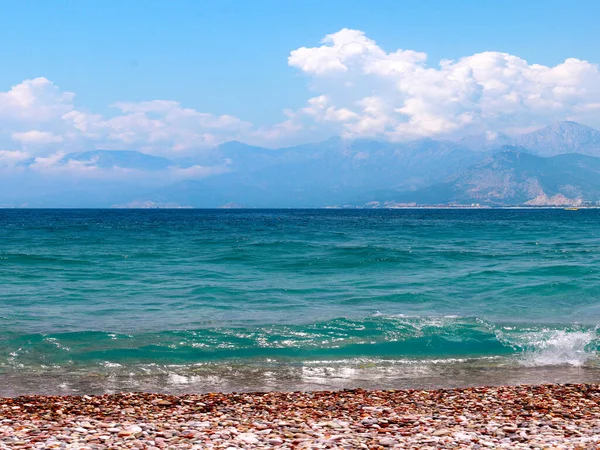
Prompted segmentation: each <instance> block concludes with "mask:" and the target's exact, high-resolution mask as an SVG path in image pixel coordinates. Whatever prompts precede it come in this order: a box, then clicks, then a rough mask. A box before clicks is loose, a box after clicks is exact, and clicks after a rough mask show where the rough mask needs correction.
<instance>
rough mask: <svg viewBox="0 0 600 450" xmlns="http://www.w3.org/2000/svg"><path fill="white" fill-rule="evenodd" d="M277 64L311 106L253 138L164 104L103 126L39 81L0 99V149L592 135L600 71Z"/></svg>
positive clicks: (248, 128) (121, 108)
mask: <svg viewBox="0 0 600 450" xmlns="http://www.w3.org/2000/svg"><path fill="white" fill-rule="evenodd" d="M288 64H289V65H290V66H292V67H294V68H297V69H298V70H300V71H301V72H302V73H304V74H306V76H307V78H308V79H309V83H310V86H309V88H310V91H311V95H310V97H309V98H308V99H307V101H306V104H305V106H304V107H302V108H299V109H297V110H294V111H292V110H285V111H284V115H285V119H284V120H283V121H281V122H280V123H276V124H274V125H268V126H261V127H257V126H254V125H253V124H252V123H250V122H247V121H244V120H242V119H240V118H237V117H235V116H232V115H215V114H211V113H209V112H201V111H198V110H196V109H192V108H187V107H185V106H183V105H182V104H180V103H179V102H177V101H170V100H150V101H142V102H127V101H121V102H117V103H114V104H113V105H111V106H112V107H113V113H112V114H107V115H105V114H98V113H96V112H93V111H89V110H86V109H85V108H83V107H82V106H80V105H76V104H75V94H74V93H71V92H67V91H64V90H62V89H60V88H59V87H58V86H56V85H55V84H54V83H52V82H51V81H50V80H48V79H46V78H43V77H40V78H35V79H31V80H25V81H23V82H21V83H19V84H17V85H15V86H13V87H12V88H10V89H9V90H8V91H5V92H0V145H2V146H3V147H8V146H7V143H11V144H12V145H13V146H16V147H17V148H19V149H21V150H26V151H27V152H29V153H33V154H37V155H38V156H40V155H41V157H48V155H49V154H55V153H56V152H57V151H61V152H69V151H73V150H91V149H97V148H104V149H134V150H139V151H142V152H146V153H152V154H163V155H167V156H172V155H173V154H174V153H176V154H182V153H193V152H198V151H204V150H203V149H208V148H212V147H214V146H216V145H218V144H221V143H223V142H225V141H229V140H241V141H244V142H247V143H250V144H254V145H264V146H267V147H276V146H281V145H291V144H297V143H301V142H303V141H304V142H306V141H317V140H320V139H324V138H327V137H330V136H332V135H341V136H343V137H347V138H354V137H378V138H384V139H390V140H407V139H413V138H418V137H441V138H447V137H450V138H451V137H459V136H461V135H465V134H470V133H477V134H479V133H484V132H494V133H495V132H509V133H510V132H514V131H516V130H530V129H535V128H537V127H540V126H544V125H546V124H548V123H550V122H553V121H558V120H566V119H568V120H578V121H582V122H584V123H586V124H588V125H591V126H597V127H600V114H598V112H599V110H600V70H599V68H598V66H597V65H596V64H592V63H589V62H587V61H582V60H578V59H574V58H569V59H567V60H565V61H564V62H563V63H561V64H558V65H556V66H544V65H539V64H532V63H529V62H527V61H525V60H524V59H522V58H519V57H518V56H514V55H510V54H506V53H500V52H493V51H489V52H483V53H477V54H474V55H470V56H465V57H463V58H460V59H457V60H455V61H450V60H442V61H440V62H439V63H437V64H436V63H435V62H434V63H431V62H428V61H427V55H426V54H425V53H423V52H419V51H414V50H406V49H396V50H392V51H386V50H384V49H383V48H381V47H380V46H379V45H378V44H377V43H376V42H375V41H374V40H373V39H371V38H369V37H367V36H366V35H365V33H364V32H362V31H360V30H351V29H342V30H340V31H338V32H336V33H332V34H329V35H327V36H325V38H324V39H323V40H322V42H321V43H319V44H318V45H317V46H314V47H302V48H299V49H296V50H293V51H291V53H290V55H289V58H288ZM40 164H42V163H40ZM40 167H41V166H40ZM86 170H87V169H86Z"/></svg>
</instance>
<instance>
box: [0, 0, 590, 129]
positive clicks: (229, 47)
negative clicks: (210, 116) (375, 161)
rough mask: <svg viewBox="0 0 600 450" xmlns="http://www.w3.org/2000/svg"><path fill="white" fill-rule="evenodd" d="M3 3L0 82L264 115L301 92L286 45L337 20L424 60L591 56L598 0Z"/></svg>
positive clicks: (310, 38)
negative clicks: (41, 81)
mask: <svg viewBox="0 0 600 450" xmlns="http://www.w3.org/2000/svg"><path fill="white" fill-rule="evenodd" d="M32 5H35V6H32ZM2 9H3V13H2V19H0V20H1V23H0V25H1V26H0V39H1V40H2V42H4V43H5V45H3V46H1V47H0V58H1V60H2V61H4V64H3V70H2V71H1V72H0V86H2V87H3V88H8V87H9V86H11V85H14V84H16V83H18V82H20V81H22V80H24V79H27V78H34V77H38V76H44V77H46V78H48V79H50V80H52V81H53V82H54V83H56V84H57V85H59V86H60V87H61V88H62V89H66V90H69V91H73V92H76V93H77V97H78V100H79V102H80V103H82V104H84V105H86V106H88V107H90V108H92V109H94V110H98V111H101V110H105V111H106V110H107V108H108V104H110V103H113V102H116V101H123V100H128V101H142V100H151V99H173V100H178V101H181V102H182V103H184V104H185V106H189V107H193V108H196V109H199V110H203V111H210V112H212V113H215V114H234V115H236V116H239V117H241V118H242V119H245V120H251V121H253V122H256V123H264V124H267V123H270V122H273V121H275V120H278V119H280V118H281V117H282V111H283V109H284V108H297V107H300V106H301V105H302V104H303V102H304V101H305V99H306V80H305V79H303V77H302V76H301V74H298V73H297V71H295V70H294V69H293V68H290V67H289V66H288V65H287V63H286V59H287V56H288V54H289V52H290V51H291V50H292V49H295V48H298V47H301V46H310V45H315V44H316V43H318V42H319V40H320V39H321V38H322V37H323V36H325V35H326V34H329V33H333V32H335V31H337V30H339V29H341V28H344V27H346V28H355V29H360V30H363V31H365V33H366V34H367V35H368V36H369V37H371V38H372V39H374V40H376V41H377V42H378V43H379V45H381V46H382V47H383V48H384V49H387V50H393V49H396V48H407V49H413V50H418V51H424V52H426V53H427V54H428V55H429V57H430V62H432V63H436V62H437V61H439V60H440V59H442V58H450V59H454V58H459V57H461V56H464V55H470V54H473V53H477V52H480V51H485V50H496V51H502V52H507V53H511V54H514V55H519V56H521V57H523V58H525V59H526V60H528V61H529V62H535V63H541V64H547V65H550V64H557V63H559V62H561V61H563V60H564V59H565V58H567V57H577V58H581V59H588V60H591V61H596V62H597V61H600V57H599V56H600V55H598V52H599V51H600V39H599V36H600V32H599V31H598V28H597V17H598V16H599V15H600V2H597V1H583V0H579V1H575V2H564V1H549V0H545V1H532V0H529V1H525V2H523V1H513V0H508V1H502V2H495V1H381V0H380V1H352V0H350V1H349V0H344V1H334V0H330V1H325V2H324V1H310V0H303V1H290V2H282V1H240V0H238V1H227V0H220V1H177V0H175V1H168V2H166V1H134V0H131V1H125V2H123V1H112V0H105V1H102V2H81V1H56V2H48V1H37V2H32V3H31V2H22V1H6V0H5V1H3V2H2Z"/></svg>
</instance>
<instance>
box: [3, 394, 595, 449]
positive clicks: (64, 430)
mask: <svg viewBox="0 0 600 450" xmlns="http://www.w3.org/2000/svg"><path fill="white" fill-rule="evenodd" d="M599 446H600V385H597V384H554V385H538V386H513V387H508V386H504V387H478V388H457V389H435V390H415V389H410V390H363V389H354V390H341V391H316V392H266V393H264V392H263V393H228V394H225V393H209V394H193V395H191V394H190V395H179V396H174V395H162V394H147V393H124V394H114V395H108V394H107V395H101V396H87V395H86V396H71V397H48V396H22V397H15V398H3V399H0V448H1V449H25V448H61V449H80V450H82V449H114V448H118V449H120V448H134V449H135V448H138V449H180V448H181V449H192V448H195V449H205V448H223V449H227V448H228V449H239V448H248V449H250V448H296V449H301V448H306V449H309V448H310V449H321V448H342V449H359V448H367V449H379V448H411V449H427V448H431V449H434V448H479V449H482V448H540V449H559V448H560V449H593V448H599Z"/></svg>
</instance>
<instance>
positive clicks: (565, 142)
mask: <svg viewBox="0 0 600 450" xmlns="http://www.w3.org/2000/svg"><path fill="white" fill-rule="evenodd" d="M458 143H459V144H461V145H464V146H465V147H467V148H469V149H471V150H476V151H487V150H490V149H494V148H499V147H502V146H504V145H513V146H515V147H523V148H525V149H527V150H528V151H529V152H530V153H533V154H535V155H539V156H556V155H562V154H566V153H581V154H583V155H591V156H598V157H600V131H598V130H596V129H595V128H591V127H588V126H585V125H582V124H580V123H577V122H572V121H565V122H558V123H555V124H552V125H549V126H547V127H544V128H541V129H539V130H536V131H533V132H531V133H526V134H523V135H520V136H512V137H511V136H508V135H507V134H503V133H486V134H480V135H474V136H467V137H464V138H462V139H460V140H459V141H458Z"/></svg>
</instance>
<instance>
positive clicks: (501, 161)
mask: <svg viewBox="0 0 600 450" xmlns="http://www.w3.org/2000/svg"><path fill="white" fill-rule="evenodd" d="M365 200H367V202H369V201H377V202H379V204H378V205H377V206H385V205H386V204H387V205H393V204H394V203H411V202H415V203H417V204H428V205H432V204H450V203H457V204H472V203H479V204H482V205H491V206H502V205H563V204H578V203H581V202H582V201H594V202H595V201H597V200H600V158H596V157H592V156H587V155H579V154H565V155H558V156H554V157H549V158H545V157H540V156H536V155H532V154H530V153H527V151H525V150H524V149H522V148H518V147H504V148H502V149H500V150H499V151H498V152H496V153H495V154H494V155H493V156H491V157H488V158H486V159H485V160H483V161H481V162H480V163H478V164H475V165H474V166H472V167H470V168H468V169H464V170H460V171H458V172H457V173H456V174H454V175H452V176H450V177H448V178H447V179H446V180H445V181H444V182H442V183H437V184H434V185H432V186H429V187H426V188H423V189H419V190H417V191H414V192H395V193H393V192H390V191H380V192H376V193H373V194H372V195H371V196H370V197H365V198H363V199H361V201H362V202H363V203H367V202H365ZM386 202H387V203H386Z"/></svg>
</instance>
